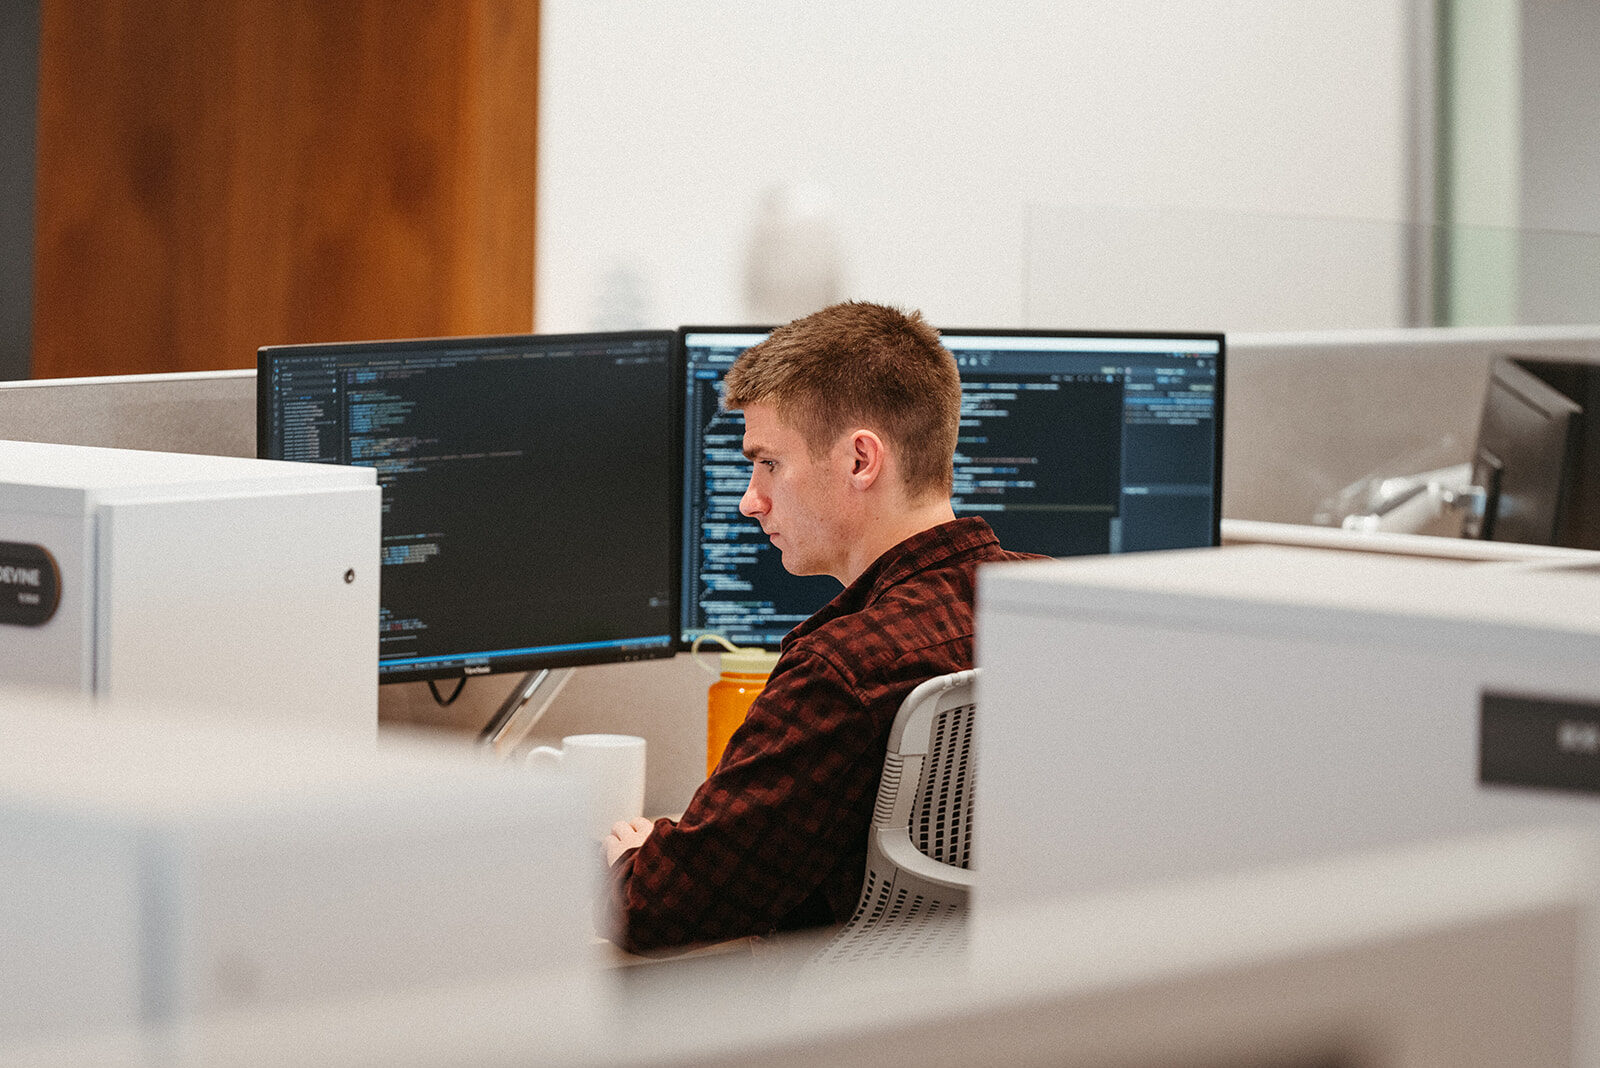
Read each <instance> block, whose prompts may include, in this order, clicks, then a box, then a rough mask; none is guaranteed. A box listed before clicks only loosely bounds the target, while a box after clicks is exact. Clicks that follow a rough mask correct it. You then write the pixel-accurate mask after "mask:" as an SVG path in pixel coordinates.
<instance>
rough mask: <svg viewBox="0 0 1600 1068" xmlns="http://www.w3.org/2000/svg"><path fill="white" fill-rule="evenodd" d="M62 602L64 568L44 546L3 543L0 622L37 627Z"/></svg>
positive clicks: (0, 554)
mask: <svg viewBox="0 0 1600 1068" xmlns="http://www.w3.org/2000/svg"><path fill="white" fill-rule="evenodd" d="M60 603H61V569H60V568H59V567H57V566H56V558H55V557H53V556H51V555H50V550H49V549H46V548H45V547H44V546H43V545H29V544H25V543H23V542H15V541H0V623H10V624H11V625H13V626H18V627H37V626H39V625H41V624H43V623H48V622H49V621H50V617H51V616H53V615H55V614H56V606H57V605H59V604H60Z"/></svg>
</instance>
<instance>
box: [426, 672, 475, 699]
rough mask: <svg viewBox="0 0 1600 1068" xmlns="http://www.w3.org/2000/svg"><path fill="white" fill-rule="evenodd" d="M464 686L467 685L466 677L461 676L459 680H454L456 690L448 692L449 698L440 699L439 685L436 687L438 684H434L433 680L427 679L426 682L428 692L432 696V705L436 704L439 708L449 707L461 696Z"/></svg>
mask: <svg viewBox="0 0 1600 1068" xmlns="http://www.w3.org/2000/svg"><path fill="white" fill-rule="evenodd" d="M466 685H467V677H466V676H465V675H463V676H461V677H460V678H459V679H457V680H456V688H455V689H454V690H451V691H450V696H449V697H441V696H440V695H439V685H438V683H437V682H435V681H434V680H433V679H429V680H428V692H429V693H431V694H433V700H434V703H435V704H437V705H440V706H441V707H443V706H446V705H449V704H450V703H451V702H452V701H454V700H455V699H456V698H457V697H460V696H461V690H462V689H463V688H464V687H465V686H466Z"/></svg>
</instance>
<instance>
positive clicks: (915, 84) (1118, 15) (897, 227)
mask: <svg viewBox="0 0 1600 1068" xmlns="http://www.w3.org/2000/svg"><path fill="white" fill-rule="evenodd" d="M1412 2H1413V0H1310V2H1305V3H1294V4H1285V3H1282V2H1281V0H1076V2H1073V3H1069V4H1064V3H1060V2H1059V0H1016V2H1011V3H995V4H987V5H977V4H971V3H968V2H955V0H918V2H913V0H877V2H874V3H871V4H862V3H859V2H852V0H804V2H799V0H758V2H751V3H744V4H733V3H715V2H711V0H545V3H544V5H543V19H544V24H543V31H542V32H543V45H542V47H543V54H542V59H541V62H542V68H541V89H540V153H541V155H540V162H539V167H540V193H539V216H538V218H539V235H538V264H537V293H538V307H537V325H538V328H539V329H541V330H562V329H589V328H597V327H608V326H622V325H631V324H642V325H651V326H670V325H674V324H677V323H682V322H692V321H712V322H727V321H744V320H748V319H750V318H752V317H755V316H756V313H757V312H758V311H760V310H761V309H756V308H752V307H751V306H749V305H747V303H746V302H745V300H744V298H743V293H742V285H743V278H742V273H741V272H742V258H743V255H744V247H745V245H746V243H747V242H748V241H749V239H750V235H751V232H752V230H753V227H754V225H755V220H756V219H757V217H758V212H759V209H760V205H761V200H762V197H763V195H764V193H765V192H766V191H767V190H769V189H772V188H775V187H785V186H788V187H803V188H805V189H809V190H813V191H818V190H820V193H818V194H814V195H810V199H811V200H813V201H815V200H819V199H826V201H827V202H828V203H830V204H831V208H830V209H829V211H828V214H827V216H826V218H827V220H828V221H829V223H830V224H831V228H832V233H833V236H834V238H835V239H836V241H837V244H838V247H839V262H840V264H841V270H842V276H843V280H842V284H841V285H840V287H839V293H840V294H841V295H844V296H852V297H862V298H866V299H880V300H889V301H895V302H900V303H904V304H909V305H913V306H919V307H922V308H923V309H924V310H925V311H926V312H927V313H928V314H929V316H930V317H931V318H932V319H933V320H934V321H935V322H939V323H944V324H950V325H954V324H973V325H1043V324H1044V322H1045V321H1050V322H1053V323H1055V324H1056V325H1084V326H1087V325H1119V326H1129V327H1135V326H1142V325H1160V326H1176V325H1180V324H1182V325H1192V326H1208V327H1220V328H1224V329H1272V328H1311V327H1338V326H1385V325H1396V324H1397V323H1398V322H1399V320H1400V317H1401V315H1402V314H1403V312H1402V308H1403V294H1404V287H1405V278H1404V269H1405V268H1404V249H1403V248H1402V245H1403V242H1402V241H1401V234H1402V230H1401V228H1400V227H1398V226H1395V225H1394V223H1395V222H1396V221H1398V220H1400V219H1401V218H1402V217H1403V215H1404V213H1405V208H1406V204H1407V202H1408V200H1407V198H1408V195H1409V192H1410V171H1409V167H1410V166H1411V161H1410V160H1409V159H1408V156H1407V152H1408V144H1409V139H1410V133H1409V131H1408V128H1407V120H1408V114H1409V108H1410V101H1409V98H1408V93H1409V91H1410V84H1409V79H1410V73H1409V67H1408V63H1409V61H1410V52H1409V49H1410V47H1411V41H1412V28H1411V21H1410V20H1411V7H1412ZM1243 216H1248V217H1249V218H1243ZM1352 220H1354V221H1352ZM1370 220H1382V221H1383V224H1382V225H1379V226H1374V225H1373V224H1372V223H1371V222H1370ZM1135 232H1136V233H1135ZM1130 235H1132V238H1133V239H1129V236H1130ZM1291 244H1298V245H1299V246H1300V247H1298V248H1293V249H1289V250H1285V249H1284V248H1283V247H1282V246H1286V245H1291ZM1275 247H1276V248H1277V251H1276V252H1274V251H1273V249H1274V248H1275ZM1214 248H1222V249H1224V250H1225V252H1224V253H1223V254H1221V255H1220V256H1219V254H1217V253H1213V252H1211V251H1210V250H1211V249H1214ZM1090 282H1092V283H1094V284H1092V285H1091V284H1088V283H1090ZM1280 294H1281V295H1280ZM800 310H804V309H800Z"/></svg>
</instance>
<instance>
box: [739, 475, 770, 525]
mask: <svg viewBox="0 0 1600 1068" xmlns="http://www.w3.org/2000/svg"><path fill="white" fill-rule="evenodd" d="M766 510H767V502H766V498H764V497H762V496H761V494H760V493H758V492H756V476H755V475H751V476H750V485H749V486H747V487H746V488H745V491H744V496H743V497H740V498H739V514H740V515H743V516H748V517H749V518H751V519H754V518H755V517H756V516H758V515H761V514H762V513H763V512H765V511H766Z"/></svg>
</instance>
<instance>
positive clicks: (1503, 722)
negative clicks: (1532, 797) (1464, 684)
mask: <svg viewBox="0 0 1600 1068" xmlns="http://www.w3.org/2000/svg"><path fill="white" fill-rule="evenodd" d="M1479 707H1480V710H1481V712H1480V725H1479V736H1478V781H1479V782H1481V783H1485V784H1490V785H1499V786H1530V787H1536V788H1540V789H1548V790H1574V791H1581V792H1583V793H1600V702H1595V701H1571V700H1556V699H1554V698H1548V697H1530V696H1527V695H1522V694H1503V693H1488V692H1486V693H1484V694H1483V696H1482V698H1481V700H1480V706H1479Z"/></svg>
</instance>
